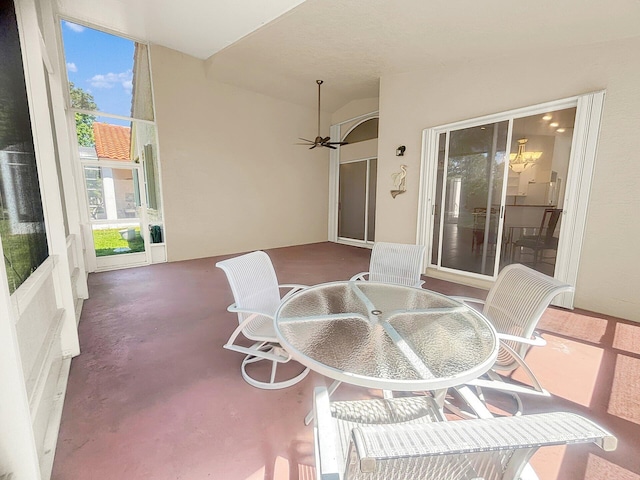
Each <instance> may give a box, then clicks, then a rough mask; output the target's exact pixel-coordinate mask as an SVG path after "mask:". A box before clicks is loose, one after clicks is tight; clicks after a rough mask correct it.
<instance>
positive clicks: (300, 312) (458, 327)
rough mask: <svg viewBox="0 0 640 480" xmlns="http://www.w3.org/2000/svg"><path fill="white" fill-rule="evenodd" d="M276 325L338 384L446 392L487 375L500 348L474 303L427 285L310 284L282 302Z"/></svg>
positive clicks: (290, 347) (292, 348)
mask: <svg viewBox="0 0 640 480" xmlns="http://www.w3.org/2000/svg"><path fill="white" fill-rule="evenodd" d="M275 324H276V325H275V326H276V331H277V333H278V336H279V338H280V341H281V344H282V346H283V347H284V348H285V349H286V350H287V351H288V352H289V353H290V354H291V356H292V357H293V358H294V359H295V360H297V361H298V362H300V363H301V364H303V365H305V366H307V367H309V368H310V369H312V370H314V371H316V372H319V373H321V374H323V375H325V376H327V377H329V378H332V379H334V380H336V381H337V382H347V383H350V384H353V385H359V386H362V387H368V388H377V389H383V390H396V391H414V390H431V391H440V392H442V391H443V390H444V391H445V392H446V389H447V388H449V387H453V386H457V385H461V384H464V383H465V382H467V381H469V380H472V379H475V378H477V377H479V376H480V375H482V374H483V373H485V372H486V371H487V370H488V369H489V368H490V367H491V366H492V365H493V363H494V361H495V359H496V357H497V354H498V347H499V342H498V339H497V334H496V331H495V329H494V328H493V326H492V325H491V324H490V323H489V321H488V320H487V319H486V318H485V317H484V316H483V315H482V314H481V313H480V312H478V311H476V310H474V309H473V308H471V307H468V306H466V305H465V304H463V303H460V302H458V301H456V300H453V299H451V298H449V297H447V296H445V295H442V294H439V293H436V292H433V291H430V290H425V289H421V288H413V287H404V286H400V285H390V284H384V283H375V282H359V281H355V282H354V281H345V282H333V283H326V284H321V285H316V286H313V287H309V288H308V289H305V290H302V291H301V292H299V293H297V294H295V295H293V296H291V297H290V298H289V299H287V300H286V301H284V302H283V303H282V305H281V306H280V308H279V309H278V311H277V313H276V321H275ZM334 383H336V382H334ZM336 386H337V383H336Z"/></svg>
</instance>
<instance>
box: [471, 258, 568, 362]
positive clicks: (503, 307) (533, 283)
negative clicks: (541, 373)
mask: <svg viewBox="0 0 640 480" xmlns="http://www.w3.org/2000/svg"><path fill="white" fill-rule="evenodd" d="M571 291H573V287H572V286H571V285H568V284H566V283H563V282H560V281H559V280H556V279H555V278H553V277H550V276H548V275H545V274H543V273H540V272H538V271H536V270H533V269H531V268H529V267H525V266H524V265H521V264H519V263H515V264H512V265H507V266H506V267H504V268H503V269H502V271H501V272H500V274H499V275H498V279H497V280H496V282H495V283H494V285H493V287H491V290H489V294H488V295H487V299H486V301H485V305H484V309H483V311H482V313H483V314H484V315H485V316H486V317H487V318H488V319H489V320H490V321H491V323H493V326H494V327H495V328H496V330H497V331H498V333H505V334H509V335H516V336H519V337H525V338H531V335H532V334H533V331H534V330H535V328H536V326H537V324H538V321H539V320H540V318H541V317H542V314H543V313H544V311H545V310H546V309H547V307H548V306H549V304H550V303H551V300H553V298H554V297H555V296H556V295H558V294H559V293H562V292H571ZM507 343H508V344H509V345H510V346H511V347H512V348H514V349H515V350H516V352H518V354H519V355H520V356H521V357H523V358H524V354H525V353H526V351H527V349H528V346H527V345H522V344H518V343H516V342H507ZM515 366H517V364H514V362H513V358H512V357H511V356H510V355H508V354H506V353H504V352H501V353H500V354H498V360H497V363H496V367H498V368H502V369H505V370H509V369H510V367H514V368H515Z"/></svg>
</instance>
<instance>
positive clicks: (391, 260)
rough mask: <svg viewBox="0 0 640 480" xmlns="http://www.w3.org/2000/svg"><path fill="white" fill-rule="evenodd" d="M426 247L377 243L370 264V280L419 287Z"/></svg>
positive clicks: (374, 245)
mask: <svg viewBox="0 0 640 480" xmlns="http://www.w3.org/2000/svg"><path fill="white" fill-rule="evenodd" d="M424 251H425V247H424V245H409V244H404V243H386V242H376V243H374V244H373V250H372V252H371V261H370V262H369V280H370V281H372V282H385V283H395V284H397V285H408V286H410V287H419V286H420V285H421V282H420V274H421V273H422V264H423V261H424Z"/></svg>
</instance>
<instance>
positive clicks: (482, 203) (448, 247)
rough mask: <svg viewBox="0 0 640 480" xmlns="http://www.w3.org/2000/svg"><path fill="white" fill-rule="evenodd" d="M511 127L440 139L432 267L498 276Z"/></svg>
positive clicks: (491, 126)
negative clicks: (496, 274)
mask: <svg viewBox="0 0 640 480" xmlns="http://www.w3.org/2000/svg"><path fill="white" fill-rule="evenodd" d="M508 126H509V122H508V121H502V122H498V123H492V124H486V125H479V126H475V127H471V128H464V129H459V130H452V131H450V132H448V133H442V134H440V136H439V141H438V152H439V155H438V169H437V185H436V199H437V200H436V205H435V209H434V210H435V211H434V218H435V221H436V223H435V224H434V229H433V239H432V245H433V248H432V256H431V257H432V263H436V264H439V266H440V267H444V268H450V269H454V270H461V271H466V272H471V273H477V274H481V275H488V276H493V275H494V272H496V271H497V268H498V259H499V254H500V248H501V242H499V241H498V239H499V238H501V235H500V231H501V221H502V212H503V211H504V203H503V200H502V199H503V185H504V176H505V158H506V146H507V135H508Z"/></svg>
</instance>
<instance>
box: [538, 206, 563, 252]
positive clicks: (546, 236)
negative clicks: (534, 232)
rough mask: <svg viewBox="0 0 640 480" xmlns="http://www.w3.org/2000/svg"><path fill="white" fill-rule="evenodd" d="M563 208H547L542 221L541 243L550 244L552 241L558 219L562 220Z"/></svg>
mask: <svg viewBox="0 0 640 480" xmlns="http://www.w3.org/2000/svg"><path fill="white" fill-rule="evenodd" d="M561 213H562V209H561V208H546V209H545V210H544V214H543V215H542V222H540V231H539V237H538V238H539V241H540V243H541V244H543V245H544V244H548V243H550V242H551V238H552V237H553V234H554V232H555V231H556V227H557V226H558V221H559V220H560V214H561Z"/></svg>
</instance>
